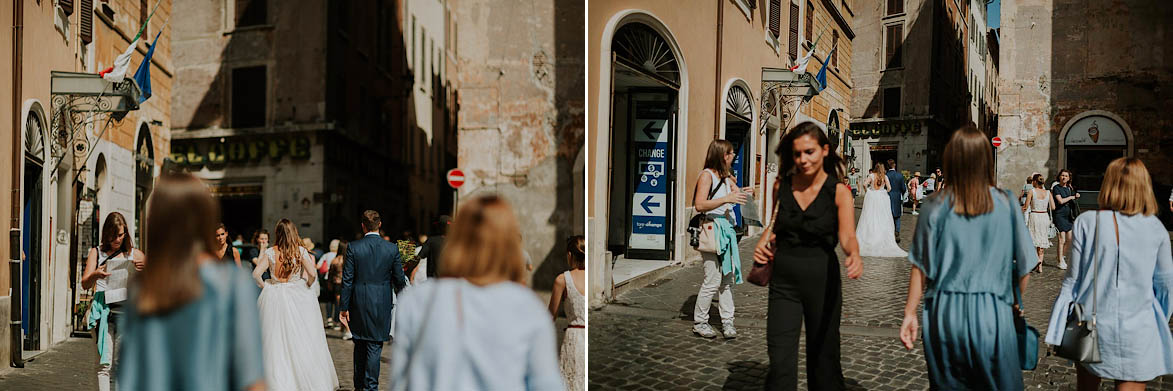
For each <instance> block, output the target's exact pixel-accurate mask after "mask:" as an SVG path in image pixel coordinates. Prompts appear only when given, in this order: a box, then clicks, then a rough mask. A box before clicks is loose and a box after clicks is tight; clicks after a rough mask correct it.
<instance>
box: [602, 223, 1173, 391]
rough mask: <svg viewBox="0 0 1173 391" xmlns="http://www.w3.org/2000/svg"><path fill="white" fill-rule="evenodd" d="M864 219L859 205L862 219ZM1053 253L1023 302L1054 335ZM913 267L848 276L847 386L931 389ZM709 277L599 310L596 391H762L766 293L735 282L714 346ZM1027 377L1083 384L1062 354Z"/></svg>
mask: <svg viewBox="0 0 1173 391" xmlns="http://www.w3.org/2000/svg"><path fill="white" fill-rule="evenodd" d="M858 214H859V210H858V208H857V210H856V215H857V218H858ZM901 223H902V228H901V234H902V241H901V247H902V248H905V249H907V248H908V246H909V244H910V243H911V242H912V241H911V239H910V238H911V235H912V231H913V227H915V225H916V216H911V215H909V214H907V213H906V214H905V215H904V216H903V217H902V218H901ZM756 240H757V238H756V237H750V238H745V239H743V240H742V242H741V260H742V271H743V273H748V270H749V268H750V267H751V263H752V262H753V260H752V247H753V245H754V244H755V243H756ZM1047 255H1048V257H1047V259H1046V260H1045V266H1044V267H1043V273H1042V274H1041V275H1040V274H1033V277H1032V278H1031V282H1030V285H1029V287H1028V291H1027V294H1026V296H1025V299H1024V300H1025V302H1026V316H1027V320H1028V322H1029V323H1030V324H1031V325H1032V326H1034V327H1035V328H1037V329H1038V330H1039V332H1040V333H1042V334H1045V333H1046V329H1047V327H1048V325H1047V322H1048V320H1049V317H1050V311H1051V306H1052V304H1053V303H1054V300H1055V296H1056V295H1057V294H1058V291H1059V285H1060V282H1061V279H1062V277H1063V274H1062V273H1063V272H1062V271H1061V270H1059V269H1058V268H1057V267H1056V266H1055V265H1056V256H1055V251H1054V245H1053V247H1052V249H1049V250H1048V253H1047ZM840 256H841V257H842V252H841V251H840ZM909 267H910V264H909V263H908V262H907V261H906V260H905V259H902V258H900V259H897V258H864V274H863V277H862V278H861V279H860V280H850V279H847V278H846V277H844V278H843V281H844V282H843V297H844V303H843V319H842V325H841V327H840V330H841V333H842V362H843V368H844V376H845V377H846V379H847V384H848V387H849V389H857V390H909V389H913V390H916V389H927V388H928V378H927V374H926V368H925V362H924V355H923V350H922V349H921V347H920V343H919V341H918V344H917V345H918V346H917V348H915V349H913V350H912V351H906V350H905V349H904V347H903V346H902V345H901V343H900V340H899V338H898V335H899V327H900V323H901V321H902V319H903V307H904V301H905V296H906V294H907V290H908V272H909ZM844 274H845V273H844ZM702 277H703V271H702V270H701V268H700V265H693V266H689V267H686V268H683V269H681V270H678V271H675V272H672V273H671V274H668V275H666V276H664V277H663V278H661V279H659V280H657V281H655V282H653V283H651V284H649V285H648V286H646V287H642V288H637V289H634V290H631V291H628V292H627V293H625V294H623V295H622V296H620V297H618V298H616V300H615V302H613V303H611V304H610V305H608V306H606V307H604V308H603V309H601V310H598V311H593V312H591V313H590V322H591V323H590V324H591V326H590V327H591V332H590V337H589V339H590V341H589V342H590V343H589V346H590V352H589V355H590V359H589V366H590V368H589V370H590V377H589V379H590V389H592V390H604V389H606V390H611V389H624V390H629V389H642V390H664V389H754V390H758V389H762V387H763V385H764V379H765V375H766V372H767V370H768V364H769V360H768V358H767V356H766V348H765V332H766V305H767V290H766V288H764V287H758V286H755V285H752V284H749V283H748V282H747V283H744V284H741V285H736V286H735V287H734V289H733V291H734V301H735V303H736V315H735V324H736V326H737V327H738V333H739V337H738V338H737V339H734V340H724V339H722V338H720V337H718V338H716V339H714V340H706V339H703V338H700V337H697V336H696V335H694V334H693V333H692V331H691V326H692V312H693V306H694V303H695V300H696V294H697V290H698V289H699V286H700V281H701V280H702ZM714 299H715V298H714ZM710 311H711V313H710V322H711V323H712V324H713V325H714V328H715V329H717V330H718V332H719V330H720V316H719V315H718V313H717V305H716V302H714V305H713V306H712V308H711V309H710ZM802 340H805V336H804V337H802ZM1040 344H1042V342H1041V341H1040ZM1041 346H1042V345H1041ZM803 349H804V348H802V347H800V349H799V352H800V353H799V356H800V360H799V387H800V389H805V388H806V380H805V378H806V376H805V355H804V354H803V353H802V352H803ZM1042 354H1043V355H1045V352H1044V353H1042ZM1023 376H1024V378H1025V380H1026V385H1027V388H1028V389H1039V390H1065V389H1074V387H1075V386H1074V383H1075V370H1074V368H1073V367H1071V366H1070V365H1067V364H1066V360H1062V359H1059V358H1057V357H1043V358H1042V360H1041V362H1040V364H1039V368H1038V369H1036V370H1034V371H1025V372H1023ZM1111 386H1112V383H1111V382H1105V383H1104V384H1103V389H1112V388H1111ZM1149 389H1154V390H1173V376H1166V377H1162V378H1159V379H1157V380H1155V381H1153V382H1150V383H1149Z"/></svg>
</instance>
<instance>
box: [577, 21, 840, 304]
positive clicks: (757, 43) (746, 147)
mask: <svg viewBox="0 0 1173 391" xmlns="http://www.w3.org/2000/svg"><path fill="white" fill-rule="evenodd" d="M856 3H859V2H852V1H831V0H783V1H749V0H728V1H719V2H716V3H715V4H714V3H704V4H702V3H699V2H690V3H687V4H683V3H677V2H662V1H634V2H632V1H592V2H591V3H590V12H589V13H588V18H587V31H588V35H587V37H588V38H587V61H588V62H589V63H590V64H593V66H592V67H591V73H590V74H588V76H587V77H588V81H589V82H588V87H587V89H588V91H587V96H588V99H590V100H591V105H590V108H589V110H588V113H587V118H588V128H589V129H591V137H590V139H589V140H588V143H587V149H588V154H587V158H586V159H587V160H586V163H587V166H588V167H590V169H589V170H588V171H589V174H590V175H589V178H588V179H587V186H588V189H587V194H588V199H587V201H586V203H587V230H588V232H589V234H588V239H589V243H588V254H589V258H590V260H589V262H588V263H589V269H590V270H589V271H590V276H591V277H590V284H591V286H590V295H591V298H590V300H591V303H592V305H596V306H597V305H602V304H604V303H606V302H607V301H608V300H610V298H611V297H613V294H614V289H616V288H620V289H626V288H624V287H632V286H638V285H639V284H641V283H646V282H650V280H652V279H654V278H655V276H657V275H660V274H662V273H663V272H665V271H667V270H670V268H671V267H674V266H678V265H681V264H683V263H684V262H691V261H693V260H694V259H699V256H698V255H697V253H696V252H695V251H693V250H692V249H691V248H690V247H689V246H688V234H687V231H686V227H687V224H688V220H689V218H690V217H691V216H692V215H693V214H694V213H695V211H694V208H693V207H692V204H693V198H692V196H693V187H694V186H695V183H696V179H697V178H698V175H699V174H700V173H701V170H702V167H703V163H704V159H705V153H706V151H707V149H708V146H709V144H710V143H711V142H712V141H713V140H714V139H725V140H729V141H730V142H732V143H733V144H734V146H735V149H736V154H737V157H736V158H735V160H734V167H733V168H734V171H735V175H736V177H737V180H738V183H739V184H740V185H742V186H752V187H754V189H755V193H756V194H757V195H758V197H757V199H759V200H766V199H770V197H771V196H772V194H770V183H771V180H772V178H773V177H774V176H775V175H776V174H777V173H776V171H777V168H776V167H778V162H777V157H776V156H775V155H774V150H775V148H776V146H777V144H778V142H779V140H780V139H781V135H782V134H783V133H785V132H786V130H787V129H789V128H791V127H793V126H794V125H796V124H798V123H800V122H802V121H812V122H815V123H816V124H819V126H820V127H822V128H823V129H825V130H826V131H827V133H828V135H829V136H830V137H831V138H832V139H834V140H836V142H838V140H839V139H840V138H841V137H842V132H840V131H839V129H846V128H847V125H848V123H849V121H851V116H848V115H847V109H848V108H850V107H851V102H852V100H853V99H854V98H853V94H852V88H853V84H854V83H853V82H852V72H853V69H854V65H853V63H852V62H851V61H850V59H851V58H852V55H853V53H852V51H853V46H854V41H853V40H854V39H858V38H857V37H856V35H855V34H856V32H855V31H854V30H853V23H854V22H853V21H854V19H855V18H856V16H855V12H856V11H855V10H854V9H853V8H852V7H853V4H856ZM814 41H818V44H817V45H815V49H814V55H813V57H812V59H811V60H810V62H809V64H808V67H807V69H806V71H807V72H809V74H810V75H814V74H815V73H817V72H818V71H819V69H820V68H822V67H823V65H824V64H825V63H829V64H828V70H827V88H826V89H824V90H822V92H821V93H818V94H816V95H814V96H813V98H812V99H810V100H806V101H804V100H802V99H801V98H800V96H801V94H799V95H797V96H795V95H786V94H793V93H795V91H794V90H791V89H788V88H787V89H782V88H780V87H779V85H781V84H779V83H780V82H779V81H778V80H781V78H782V77H788V76H787V75H790V76H793V75H794V73H790V71H789V70H788V69H789V68H790V67H791V66H792V65H793V64H794V62H795V60H796V59H797V58H798V57H799V56H800V55H805V54H806V52H807V51H808V50H810V48H811V45H812V44H813V43H814ZM800 45H801V47H800ZM833 47H835V48H837V49H836V50H835V54H834V55H832V54H831V49H832V48H833ZM784 92H785V94H784ZM766 204H769V203H768V202H760V201H759V202H758V203H757V207H753V206H750V207H747V208H752V209H749V210H746V211H743V210H741V209H740V208H739V209H738V211H737V212H736V214H737V216H741V217H738V219H739V220H742V221H743V222H744V219H742V217H744V216H745V215H746V213H745V212H756V213H757V214H758V216H768V215H769V212H770V210H769V208H770V207H772V205H766Z"/></svg>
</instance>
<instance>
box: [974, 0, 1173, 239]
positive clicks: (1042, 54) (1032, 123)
mask: <svg viewBox="0 0 1173 391" xmlns="http://www.w3.org/2000/svg"><path fill="white" fill-rule="evenodd" d="M1001 15H1002V27H1001V29H1000V35H1001V38H1002V48H1003V53H1005V54H1004V55H1003V56H1002V74H1003V75H1004V77H1002V78H1001V79H1000V80H999V84H1000V86H999V87H998V88H999V90H1001V91H1002V94H1001V98H1000V106H999V109H1000V110H999V112H998V115H999V119H998V136H1000V137H1001V138H1002V139H1003V140H1004V142H1003V145H1002V146H1001V147H999V148H997V154H998V186H999V187H1003V188H1008V189H1018V188H1020V187H1021V186H1022V185H1023V183H1024V182H1025V180H1026V177H1027V176H1028V175H1030V174H1031V173H1032V172H1039V173H1042V174H1043V175H1045V176H1046V177H1047V178H1048V180H1047V183H1051V181H1053V179H1050V178H1054V177H1056V174H1058V172H1059V170H1061V169H1064V168H1066V169H1068V170H1071V172H1072V174H1073V176H1072V184H1073V185H1074V187H1075V189H1076V191H1078V192H1079V193H1081V197H1080V199H1079V201H1077V202H1078V204H1079V206H1080V207H1081V208H1082V209H1083V210H1089V209H1095V208H1096V198H1097V195H1098V193H1099V189H1100V186H1101V184H1102V181H1103V175H1104V171H1105V169H1106V168H1107V166H1108V163H1110V162H1111V161H1112V160H1114V159H1116V158H1119V157H1123V156H1127V157H1134V158H1138V159H1140V160H1141V161H1143V162H1144V163H1145V166H1146V167H1147V168H1148V170H1149V174H1150V175H1152V182H1153V187H1154V191H1155V192H1156V198H1157V201H1158V203H1161V204H1164V200H1167V199H1168V197H1169V192H1170V189H1171V188H1173V131H1170V129H1171V128H1173V117H1171V116H1170V115H1169V113H1170V112H1173V98H1171V97H1170V89H1171V88H1170V87H1173V84H1171V83H1173V59H1170V53H1173V51H1171V50H1170V49H1171V48H1173V36H1171V35H1170V33H1169V31H1170V28H1171V27H1173V8H1170V7H1168V6H1166V5H1165V4H1161V3H1158V2H1152V1H1143V0H1123V1H1117V2H1111V3H1104V2H1079V1H1072V0H1021V1H1014V2H1010V1H1006V2H1003V4H1002V13H1001ZM1027 53H1029V54H1027ZM1159 209H1160V210H1161V215H1160V217H1161V219H1162V221H1164V222H1165V224H1166V227H1167V228H1169V227H1173V216H1171V215H1170V213H1169V212H1168V208H1166V207H1161V208H1159Z"/></svg>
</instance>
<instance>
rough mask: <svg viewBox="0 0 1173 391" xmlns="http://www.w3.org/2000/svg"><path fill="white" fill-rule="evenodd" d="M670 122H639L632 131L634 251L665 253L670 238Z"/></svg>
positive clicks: (661, 120) (630, 243)
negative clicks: (667, 130)
mask: <svg viewBox="0 0 1173 391" xmlns="http://www.w3.org/2000/svg"><path fill="white" fill-rule="evenodd" d="M667 122H668V121H667V119H666V118H665V119H636V120H635V127H634V129H632V130H633V131H634V134H633V136H632V146H633V147H634V152H635V164H636V167H635V173H634V174H635V192H634V193H632V197H631V240H629V243H628V245H629V246H630V247H631V248H633V249H648V250H663V249H665V248H666V247H667V236H668V164H669V163H668V162H669V159H668V134H667V132H665V131H664V127H665V125H666V124H667Z"/></svg>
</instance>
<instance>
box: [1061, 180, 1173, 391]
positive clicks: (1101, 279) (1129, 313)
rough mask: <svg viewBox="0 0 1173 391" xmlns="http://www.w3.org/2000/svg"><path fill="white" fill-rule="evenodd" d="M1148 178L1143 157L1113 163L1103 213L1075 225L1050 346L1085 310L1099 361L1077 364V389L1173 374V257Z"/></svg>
mask: <svg viewBox="0 0 1173 391" xmlns="http://www.w3.org/2000/svg"><path fill="white" fill-rule="evenodd" d="M1149 178H1150V177H1149V172H1148V169H1147V168H1145V165H1144V163H1142V162H1141V161H1140V160H1139V159H1136V158H1118V159H1116V160H1113V161H1112V162H1111V163H1109V164H1108V169H1107V171H1106V172H1105V173H1104V181H1103V185H1102V187H1101V188H1100V195H1099V199H1098V201H1099V205H1100V208H1101V209H1100V210H1097V211H1089V212H1086V213H1082V214H1080V215H1079V217H1078V218H1076V220H1075V226H1074V229H1073V232H1074V235H1073V236H1074V238H1073V240H1074V243H1073V245H1072V248H1071V269H1070V270H1068V272H1067V276H1066V277H1065V278H1064V279H1063V285H1062V288H1060V290H1059V296H1058V297H1057V298H1056V299H1055V306H1054V308H1053V309H1052V311H1051V327H1048V330H1047V336H1046V342H1047V343H1048V344H1052V345H1059V344H1061V343H1062V342H1063V334H1064V331H1063V330H1064V328H1063V324H1065V322H1067V320H1068V315H1069V313H1070V311H1071V306H1072V304H1073V303H1079V304H1081V305H1082V306H1083V308H1085V310H1084V312H1083V313H1084V314H1085V315H1084V316H1085V318H1084V319H1082V320H1084V321H1087V322H1091V324H1092V326H1093V327H1094V328H1095V330H1097V332H1098V334H1099V335H1098V340H1099V353H1100V355H1099V357H1100V362H1098V363H1077V364H1076V376H1077V389H1078V390H1098V389H1100V379H1114V380H1116V389H1117V390H1143V389H1144V388H1145V382H1147V381H1150V380H1152V379H1154V378H1156V377H1158V376H1162V375H1167V374H1173V336H1170V332H1169V315H1170V314H1171V313H1173V257H1171V256H1170V248H1169V235H1168V234H1167V231H1166V230H1165V227H1164V226H1163V225H1162V224H1161V221H1160V220H1159V219H1157V214H1158V213H1159V211H1158V209H1157V208H1158V207H1157V200H1156V197H1155V196H1154V195H1153V191H1152V182H1151V179H1149ZM1097 236H1098V239H1097ZM1089 306H1090V307H1089ZM1087 308H1091V309H1092V310H1091V312H1092V317H1091V318H1087V310H1086V309H1087Z"/></svg>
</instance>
